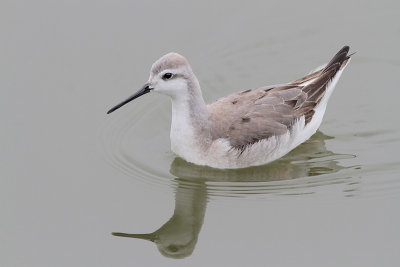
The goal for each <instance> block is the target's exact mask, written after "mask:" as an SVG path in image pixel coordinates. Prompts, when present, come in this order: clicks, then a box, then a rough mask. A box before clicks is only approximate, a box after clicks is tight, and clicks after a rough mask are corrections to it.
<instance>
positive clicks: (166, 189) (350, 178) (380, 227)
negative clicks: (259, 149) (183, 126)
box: [0, 1, 400, 266]
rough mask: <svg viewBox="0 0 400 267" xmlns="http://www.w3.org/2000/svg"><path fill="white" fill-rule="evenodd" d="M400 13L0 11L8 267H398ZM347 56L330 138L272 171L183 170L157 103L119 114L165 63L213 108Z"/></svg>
mask: <svg viewBox="0 0 400 267" xmlns="http://www.w3.org/2000/svg"><path fill="white" fill-rule="evenodd" d="M399 8H400V5H399V4H398V2H397V1H374V2H372V1H371V2H370V3H366V2H363V1H332V2H326V3H325V2H323V1H301V2H299V1H297V2H293V3H290V2H284V1H268V2H267V1H264V2H262V3H261V2H248V1H246V2H233V1H218V2H216V1H148V2H144V1H143V2H142V3H139V2H133V1H2V2H1V3H0V21H1V23H0V30H1V31H0V32H1V37H0V38H1V42H0V59H1V60H0V73H1V74H0V77H1V78H0V88H1V93H2V94H1V98H0V107H1V110H2V112H1V115H0V118H1V120H0V123H1V131H0V137H1V138H0V142H1V160H0V166H1V168H0V169H1V178H0V203H1V205H0V211H1V220H0V239H1V242H0V266H399V265H400V254H399V246H400V229H399V225H400V214H399V204H400V177H399V176H400V175H399V174H400V157H399V149H400V126H399V122H400V120H399V118H398V116H399V114H400V113H399V112H398V111H397V108H398V107H399V97H400V88H399V84H400V78H399V76H400V75H399V74H400V52H399V47H400V19H399V16H398V15H399V14H398V10H399ZM346 44H347V45H350V46H351V48H352V50H353V51H357V53H356V54H355V55H354V56H353V60H352V61H351V63H350V64H349V66H348V67H347V68H346V70H345V72H344V74H343V76H342V78H341V80H340V81H339V83H338V85H337V87H336V91H335V92H334V94H333V96H332V97H331V99H330V103H329V105H328V109H327V111H326V115H325V118H324V121H323V123H322V125H321V127H320V130H319V131H318V132H317V133H316V134H315V135H314V136H313V137H312V138H311V139H310V140H309V141H307V142H306V143H304V144H303V145H301V146H299V147H298V148H297V149H295V150H294V151H292V152H291V153H289V154H288V155H287V156H285V157H284V158H282V159H281V160H278V161H275V162H273V163H271V164H268V165H266V166H260V167H255V168H248V169H242V170H230V171H223V170H215V169H211V168H206V167H200V166H196V165H192V164H188V163H186V162H185V161H183V160H182V159H179V158H175V156H174V155H173V154H172V152H171V151H170V147H169V146H170V143H169V127H170V109H171V108H170V102H169V100H168V99H167V98H165V97H163V96H160V95H156V94H149V95H146V96H143V97H142V98H140V99H137V100H135V101H134V102H132V103H130V104H129V105H127V106H126V107H124V108H123V109H121V110H118V112H115V113H113V114H111V115H106V111H107V110H108V109H109V108H110V107H112V106H113V105H115V104H117V103H118V102H119V101H121V100H123V99H124V98H125V97H127V96H129V95H130V94H132V93H133V92H135V91H136V90H137V89H139V88H140V86H141V85H142V84H143V83H145V82H146V81H147V78H148V74H149V69H150V66H151V64H152V63H153V61H155V60H156V59H158V58H159V57H160V56H162V55H163V54H165V53H167V52H170V51H176V52H179V53H181V54H183V55H185V56H186V57H187V58H188V60H189V62H190V63H191V66H192V68H193V70H194V72H195V73H196V75H197V76H198V78H199V80H200V84H201V85H202V88H203V94H204V97H205V98H206V100H207V101H208V102H211V101H214V100H215V99H217V98H219V97H222V96H224V95H227V94H230V93H233V92H236V91H240V90H244V89H249V88H255V87H258V86H263V85H269V84H277V83H283V82H288V81H291V80H294V79H296V78H299V77H301V76H302V75H304V74H307V73H308V72H309V71H310V70H312V69H314V68H315V67H317V66H319V65H321V64H323V63H325V62H327V61H328V60H329V59H330V58H331V57H332V56H333V55H334V54H335V53H336V52H337V51H338V50H339V49H340V48H341V47H342V46H343V45H346ZM112 233H114V234H112ZM145 233H147V234H145ZM121 236H122V237H121ZM146 239H147V240H146ZM152 241H153V242H152Z"/></svg>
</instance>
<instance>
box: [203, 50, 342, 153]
mask: <svg viewBox="0 0 400 267" xmlns="http://www.w3.org/2000/svg"><path fill="white" fill-rule="evenodd" d="M348 51H349V47H348V46H345V47H343V48H342V49H341V50H340V51H339V52H338V53H337V54H336V55H335V56H334V57H333V59H332V60H331V61H330V62H329V63H328V64H327V65H326V67H325V68H324V69H322V70H319V71H316V72H314V73H311V74H309V75H307V76H305V77H303V78H301V79H298V80H296V81H294V82H292V83H289V84H287V85H280V86H270V87H263V88H257V89H253V90H246V91H243V92H240V93H237V94H233V95H230V96H228V97H225V98H222V99H220V100H218V101H216V102H214V103H212V104H211V105H210V106H209V108H210V109H211V114H212V116H211V121H212V124H213V126H214V127H212V129H213V132H212V133H211V134H212V138H213V139H218V138H227V139H228V140H229V142H230V144H231V146H232V147H234V148H236V149H238V150H240V151H243V150H244V149H245V148H246V147H247V146H248V145H251V144H254V143H256V142H258V141H260V140H263V139H266V138H269V137H271V136H277V135H282V134H285V133H286V132H287V131H288V130H290V128H291V126H292V125H293V124H294V123H295V122H296V120H297V119H299V118H300V117H302V116H304V117H305V123H306V124H308V123H309V122H310V121H311V119H312V117H313V115H314V113H315V107H316V106H317V105H318V104H319V102H320V100H321V99H322V97H323V95H324V93H325V90H326V87H327V84H328V83H329V81H330V80H331V79H332V78H333V77H334V76H335V75H336V73H337V71H338V70H340V68H341V66H342V65H343V64H346V62H347V60H348V59H349V56H348V55H347V53H348ZM310 80H313V81H312V82H311V83H310V84H308V85H306V86H301V84H302V83H304V82H307V81H310ZM213 111H214V112H213Z"/></svg>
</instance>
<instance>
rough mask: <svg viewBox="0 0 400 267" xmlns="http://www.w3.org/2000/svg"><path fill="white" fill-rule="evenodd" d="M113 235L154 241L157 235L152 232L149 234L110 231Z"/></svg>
mask: <svg viewBox="0 0 400 267" xmlns="http://www.w3.org/2000/svg"><path fill="white" fill-rule="evenodd" d="M112 235H113V236H122V237H130V238H139V239H144V240H149V241H151V242H154V241H156V240H157V236H156V235H155V234H154V233H150V234H126V233H112Z"/></svg>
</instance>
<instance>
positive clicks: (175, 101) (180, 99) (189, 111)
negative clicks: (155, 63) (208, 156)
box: [170, 93, 209, 161]
mask: <svg viewBox="0 0 400 267" xmlns="http://www.w3.org/2000/svg"><path fill="white" fill-rule="evenodd" d="M171 102H172V121H171V134H170V137H171V150H172V151H173V152H174V153H175V154H177V155H179V156H181V157H183V158H185V159H187V160H189V161H191V160H192V159H193V158H196V159H197V158H198V157H199V155H200V154H202V152H204V150H205V149H207V144H208V139H209V134H208V133H209V130H208V127H209V126H208V124H207V121H208V120H207V118H208V113H207V107H206V105H205V103H204V100H203V98H202V96H201V95H190V94H189V93H188V94H185V95H181V96H177V97H173V98H171Z"/></svg>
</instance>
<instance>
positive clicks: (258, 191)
mask: <svg viewBox="0 0 400 267" xmlns="http://www.w3.org/2000/svg"><path fill="white" fill-rule="evenodd" d="M152 100H154V99H152ZM150 101H151V100H149V99H146V100H144V101H142V102H141V103H139V104H136V105H132V106H131V107H129V108H127V109H126V110H124V112H120V113H119V114H118V115H116V116H114V117H113V118H112V119H109V120H108V121H107V123H106V125H105V127H103V129H102V136H101V142H102V147H103V151H104V154H105V156H106V158H107V160H108V162H110V164H112V165H113V166H114V167H116V168H117V169H119V170H120V171H122V172H124V173H125V174H126V175H129V176H131V177H133V178H134V179H138V180H141V181H143V182H145V183H151V184H153V185H158V186H159V185H161V186H172V187H174V188H176V186H177V185H178V186H179V187H183V188H185V187H187V188H193V187H198V186H200V185H201V186H204V184H206V185H207V190H208V194H209V195H210V196H234V197H237V196H242V197H244V196H254V195H256V196H260V195H265V194H274V195H302V194H314V193H316V192H317V191H318V190H317V189H316V188H319V187H322V186H328V185H330V186H337V188H339V190H340V191H341V192H347V193H345V194H346V195H351V192H353V193H354V192H357V185H358V184H359V178H357V175H356V174H357V173H359V172H360V167H359V166H351V165H349V164H346V160H348V159H352V158H354V157H355V156H354V155H348V154H339V153H335V152H332V151H330V150H328V149H327V148H326V141H327V140H330V139H333V138H332V137H329V136H326V135H324V134H323V133H322V132H317V133H316V134H315V135H314V136H313V137H312V138H311V139H310V140H308V141H307V142H306V143H304V144H302V145H301V146H299V147H298V148H296V149H295V150H293V151H292V152H290V153H289V154H288V155H286V156H285V157H283V158H282V159H280V160H277V161H275V162H273V163H270V164H267V165H264V166H258V167H251V168H245V169H238V170H220V169H214V168H210V167H205V166H198V165H195V164H191V163H188V162H186V161H185V160H183V159H181V158H179V157H175V156H174V155H173V154H172V153H171V152H170V148H169V144H170V143H169V124H170V117H169V114H170V110H169V109H170V108H169V106H168V105H169V103H168V101H165V99H164V101H163V99H155V101H154V102H152V104H150Z"/></svg>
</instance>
